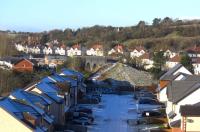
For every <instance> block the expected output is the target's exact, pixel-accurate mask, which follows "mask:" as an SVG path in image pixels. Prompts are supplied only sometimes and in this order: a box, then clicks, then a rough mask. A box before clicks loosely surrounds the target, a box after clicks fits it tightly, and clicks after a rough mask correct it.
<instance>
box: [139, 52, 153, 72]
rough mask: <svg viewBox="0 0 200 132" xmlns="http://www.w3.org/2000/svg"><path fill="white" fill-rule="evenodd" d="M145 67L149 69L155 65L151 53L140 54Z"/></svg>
mask: <svg viewBox="0 0 200 132" xmlns="http://www.w3.org/2000/svg"><path fill="white" fill-rule="evenodd" d="M140 59H141V61H142V64H143V66H144V69H146V70H148V69H151V68H152V67H153V60H152V57H151V55H150V53H144V54H143V55H141V56H140Z"/></svg>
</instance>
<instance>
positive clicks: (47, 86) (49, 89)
mask: <svg viewBox="0 0 200 132" xmlns="http://www.w3.org/2000/svg"><path fill="white" fill-rule="evenodd" d="M36 87H37V88H38V89H40V90H41V91H42V92H43V93H44V94H45V95H47V96H48V97H49V98H51V99H53V100H54V101H56V102H57V103H62V102H63V101H64V99H63V98H62V97H60V96H58V93H59V91H60V90H59V88H58V87H57V86H56V85H55V84H54V83H45V82H40V83H38V84H37V85H36Z"/></svg>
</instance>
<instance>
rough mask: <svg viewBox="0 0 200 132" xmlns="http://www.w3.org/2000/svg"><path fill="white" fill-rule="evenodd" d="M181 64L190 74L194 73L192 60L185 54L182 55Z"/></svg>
mask: <svg viewBox="0 0 200 132" xmlns="http://www.w3.org/2000/svg"><path fill="white" fill-rule="evenodd" d="M181 64H182V65H183V66H184V67H185V68H187V69H188V70H189V71H190V72H192V73H194V68H193V65H192V59H191V58H190V57H189V56H188V55H187V54H184V55H182V57H181Z"/></svg>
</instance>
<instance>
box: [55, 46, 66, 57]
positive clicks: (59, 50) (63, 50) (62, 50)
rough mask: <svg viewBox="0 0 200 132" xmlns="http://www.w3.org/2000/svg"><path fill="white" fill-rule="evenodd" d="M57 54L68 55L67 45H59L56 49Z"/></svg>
mask: <svg viewBox="0 0 200 132" xmlns="http://www.w3.org/2000/svg"><path fill="white" fill-rule="evenodd" d="M55 54H58V55H66V46H65V45H61V46H60V47H57V48H56V49H55Z"/></svg>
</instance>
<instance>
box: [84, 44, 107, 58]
mask: <svg viewBox="0 0 200 132" xmlns="http://www.w3.org/2000/svg"><path fill="white" fill-rule="evenodd" d="M86 55H89V56H103V46H102V45H100V44H96V45H93V46H92V47H91V48H90V49H88V50H87V51H86Z"/></svg>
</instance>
